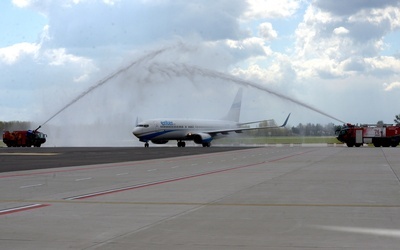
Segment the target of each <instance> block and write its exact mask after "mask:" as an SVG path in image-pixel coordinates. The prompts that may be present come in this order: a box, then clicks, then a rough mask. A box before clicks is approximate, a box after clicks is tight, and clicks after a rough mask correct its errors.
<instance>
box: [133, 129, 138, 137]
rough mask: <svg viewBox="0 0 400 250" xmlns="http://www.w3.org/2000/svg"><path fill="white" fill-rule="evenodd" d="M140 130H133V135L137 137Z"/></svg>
mask: <svg viewBox="0 0 400 250" xmlns="http://www.w3.org/2000/svg"><path fill="white" fill-rule="evenodd" d="M138 130H139V129H138V128H134V129H133V130H132V134H133V135H134V136H136V135H137V134H138Z"/></svg>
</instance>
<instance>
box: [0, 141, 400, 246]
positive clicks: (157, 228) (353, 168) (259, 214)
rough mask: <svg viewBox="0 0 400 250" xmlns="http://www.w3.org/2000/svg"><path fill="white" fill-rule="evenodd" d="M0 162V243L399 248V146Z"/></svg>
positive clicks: (90, 154) (125, 153) (28, 156)
mask: <svg viewBox="0 0 400 250" xmlns="http://www.w3.org/2000/svg"><path fill="white" fill-rule="evenodd" d="M135 155H136V156H135ZM0 166H1V167H0V168H1V169H6V172H2V173H0V188H1V192H0V224H1V227H0V249H22V250H23V249H101V250H105V249H117V250H119V249H121V250H122V249H150V250H151V249H163V250H172V249H174V250H176V249H178V250H179V249H216V250H219V249H279V250H286V249H287V250H293V249H304V250H306V249H307V250H311V249H313V250H315V249H324V250H330V249H346V250H349V249H399V246H400V185H399V184H400V180H399V176H400V156H399V148H372V147H361V148H347V147H343V146H337V147H333V146H317V145H314V146H311V147H301V146H289V145H286V146H279V147H276V146H268V147H254V148H253V147H247V148H234V147H231V148H219V147H211V148H196V147H193V148H190V147H187V148H155V147H154V148H147V149H144V148H39V149H33V148H32V149H23V148H20V149H5V148H2V149H0ZM25 167H26V169H25Z"/></svg>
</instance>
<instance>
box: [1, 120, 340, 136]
mask: <svg viewBox="0 0 400 250" xmlns="http://www.w3.org/2000/svg"><path fill="white" fill-rule="evenodd" d="M268 125H271V124H265V123H261V124H260V126H268ZM28 129H35V128H32V126H31V123H30V122H21V121H11V122H2V121H0V130H1V131H3V130H9V131H13V130H28ZM247 134H248V135H254V136H296V135H298V136H334V135H335V125H334V124H333V123H329V124H328V125H321V124H313V123H307V124H302V123H300V124H299V125H297V126H296V127H291V128H288V127H286V128H278V129H265V130H252V131H248V132H247Z"/></svg>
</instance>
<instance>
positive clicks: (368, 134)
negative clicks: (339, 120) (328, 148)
mask: <svg viewBox="0 0 400 250" xmlns="http://www.w3.org/2000/svg"><path fill="white" fill-rule="evenodd" d="M335 133H336V135H337V137H336V138H337V139H338V140H339V141H341V142H343V143H346V145H347V146H348V147H353V146H356V147H360V146H362V145H363V144H364V143H366V144H368V143H372V144H373V145H374V146H375V147H397V145H399V142H400V124H397V125H393V124H382V125H368V124H365V125H357V126H356V125H352V124H350V123H347V124H345V125H343V126H341V127H339V128H337V129H336V131H335Z"/></svg>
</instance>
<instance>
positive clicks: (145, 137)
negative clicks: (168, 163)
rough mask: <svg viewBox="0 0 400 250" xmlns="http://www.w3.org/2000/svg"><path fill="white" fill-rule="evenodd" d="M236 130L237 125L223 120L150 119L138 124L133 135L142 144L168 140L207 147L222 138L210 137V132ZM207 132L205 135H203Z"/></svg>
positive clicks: (217, 136)
mask: <svg viewBox="0 0 400 250" xmlns="http://www.w3.org/2000/svg"><path fill="white" fill-rule="evenodd" d="M234 128H238V123H237V122H233V121H223V120H202V119H168V118H166V119H152V120H147V121H144V122H141V123H139V124H138V125H137V126H136V127H135V128H134V129H133V132H132V133H133V134H134V135H135V136H136V137H137V138H139V140H140V141H142V142H148V141H152V142H153V143H155V144H163V143H166V142H167V141H169V140H177V141H192V140H193V141H195V142H196V143H198V144H203V146H209V145H208V144H207V143H210V142H211V140H213V139H217V138H220V137H222V136H223V133H219V134H218V135H217V133H216V134H215V135H212V134H213V133H212V131H219V130H221V129H234ZM204 131H207V133H203V132H204Z"/></svg>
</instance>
